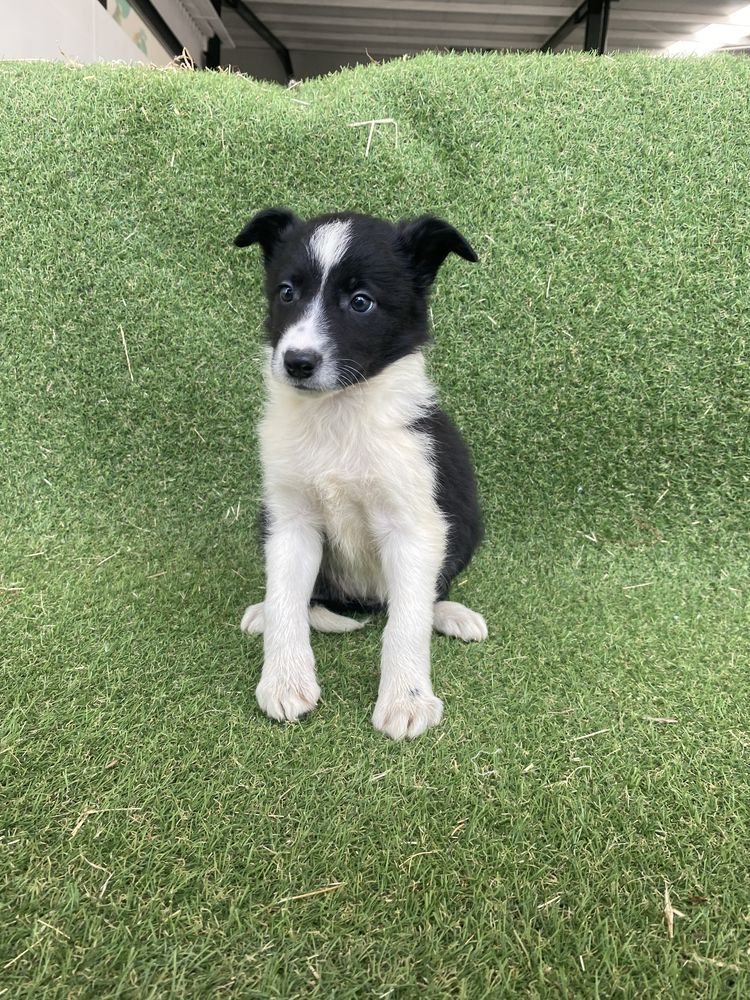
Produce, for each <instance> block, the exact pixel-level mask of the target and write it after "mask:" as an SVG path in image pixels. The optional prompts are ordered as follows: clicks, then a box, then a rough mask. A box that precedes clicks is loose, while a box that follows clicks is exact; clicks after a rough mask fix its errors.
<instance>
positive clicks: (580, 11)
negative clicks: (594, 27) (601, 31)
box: [541, 0, 589, 52]
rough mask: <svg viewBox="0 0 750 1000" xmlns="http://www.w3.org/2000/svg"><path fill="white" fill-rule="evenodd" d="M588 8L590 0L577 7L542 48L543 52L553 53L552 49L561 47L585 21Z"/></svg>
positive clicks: (584, 0)
mask: <svg viewBox="0 0 750 1000" xmlns="http://www.w3.org/2000/svg"><path fill="white" fill-rule="evenodd" d="M588 6H589V0H583V3H582V4H581V5H580V7H576V9H575V10H574V11H573V13H572V14H571V15H570V17H569V18H568V19H567V20H566V21H564V22H563V23H562V24H561V25H560V27H559V28H558V29H557V31H556V32H555V33H554V34H553V35H550V37H549V38H548V39H547V41H546V42H545V43H544V45H543V46H542V48H541V51H542V52H551V51H552V49H554V48H555V47H556V46H557V45H559V44H560V43H561V42H564V41H565V39H566V38H567V37H568V35H569V34H570V33H571V31H572V30H573V29H574V28H575V27H576V25H579V24H580V23H581V21H582V20H583V19H584V17H586V12H587V11H588Z"/></svg>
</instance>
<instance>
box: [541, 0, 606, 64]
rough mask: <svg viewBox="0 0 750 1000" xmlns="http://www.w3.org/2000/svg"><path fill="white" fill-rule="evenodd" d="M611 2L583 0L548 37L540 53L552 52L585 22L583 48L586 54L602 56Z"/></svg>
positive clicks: (604, 48)
mask: <svg viewBox="0 0 750 1000" xmlns="http://www.w3.org/2000/svg"><path fill="white" fill-rule="evenodd" d="M610 6H611V0H583V3H582V4H580V5H579V6H578V7H576V9H575V10H574V11H573V13H572V14H571V15H570V17H569V18H567V20H565V21H564V22H563V23H562V24H561V25H560V27H559V28H558V29H557V31H555V32H554V34H552V35H550V37H549V38H548V39H547V41H546V42H545V43H544V45H542V47H541V50H540V51H542V52H552V50H553V49H555V48H557V46H558V45H561V44H562V43H563V42H564V41H565V39H566V38H567V37H568V35H569V34H570V33H571V31H573V30H574V29H575V28H577V27H578V25H579V24H580V23H581V22H582V21H585V22H586V35H585V40H584V43H583V47H584V49H585V51H586V52H598V53H599V55H604V52H605V50H606V47H607V30H608V28H609V8H610Z"/></svg>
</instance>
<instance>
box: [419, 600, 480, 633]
mask: <svg viewBox="0 0 750 1000" xmlns="http://www.w3.org/2000/svg"><path fill="white" fill-rule="evenodd" d="M432 627H433V628H434V629H435V631H436V632H440V633H441V634H442V635H450V636H453V637H454V638H455V639H463V641H464V642H481V641H482V640H483V639H486V638H487V623H486V622H485V620H484V618H482V616H481V615H480V614H479V612H478V611H472V610H471V608H467V607H465V606H464V605H463V604H459V603H458V602H457V601H438V602H437V603H436V604H435V607H434V609H433V612H432Z"/></svg>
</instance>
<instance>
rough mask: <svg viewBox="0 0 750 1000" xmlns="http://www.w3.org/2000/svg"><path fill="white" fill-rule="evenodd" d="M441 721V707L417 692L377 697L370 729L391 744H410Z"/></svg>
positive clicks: (430, 698) (426, 695)
mask: <svg viewBox="0 0 750 1000" xmlns="http://www.w3.org/2000/svg"><path fill="white" fill-rule="evenodd" d="M442 717H443V703H442V701H441V700H440V699H439V698H436V697H435V695H434V694H432V692H431V691H430V692H429V693H428V692H423V691H420V690H419V688H412V689H411V690H410V691H407V692H402V691H399V692H398V694H394V695H391V694H387V693H385V694H381V695H380V696H379V697H378V700H377V703H376V705H375V711H374V712H373V714H372V724H373V726H374V727H375V728H376V729H378V730H380V732H381V733H385V735H386V736H390V738H391V739H392V740H403V739H407V740H413V739H414V738H415V737H417V736H421V735H422V733H423V732H425V731H426V730H427V729H429V728H430V726H436V725H437V724H438V722H440V720H441V719H442Z"/></svg>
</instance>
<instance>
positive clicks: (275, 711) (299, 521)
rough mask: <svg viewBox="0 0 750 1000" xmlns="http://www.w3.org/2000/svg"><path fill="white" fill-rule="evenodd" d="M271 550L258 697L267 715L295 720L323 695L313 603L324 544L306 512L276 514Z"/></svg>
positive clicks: (269, 541) (268, 542)
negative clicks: (311, 622) (313, 631)
mask: <svg viewBox="0 0 750 1000" xmlns="http://www.w3.org/2000/svg"><path fill="white" fill-rule="evenodd" d="M265 549H266V597H265V602H264V617H265V623H264V632H263V651H264V657H263V671H262V673H261V677H260V683H259V684H258V687H257V689H256V691H255V697H256V698H257V699H258V704H259V705H260V707H261V708H262V709H263V711H264V712H265V713H266V715H270V716H271V718H272V719H279V720H284V719H286V720H287V721H289V722H292V721H294V720H295V719H298V718H299V717H300V716H301V715H304V714H305V712H309V711H311V710H312V709H313V708H315V706H316V705H317V703H318V699H319V698H320V688H319V687H318V681H317V678H316V676H315V658H314V656H313V651H312V647H311V646H310V625H309V619H308V605H309V603H310V597H311V595H312V592H313V587H314V586H315V578H316V576H317V573H318V569H319V567H320V560H321V557H322V551H323V543H322V538H321V534H320V531H319V530H318V529H317V528H316V527H315V525H314V524H312V523H310V521H309V519H307V518H306V517H304V516H294V517H285V518H283V519H274V518H272V519H271V525H270V528H269V534H268V537H267V539H266V546H265Z"/></svg>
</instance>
